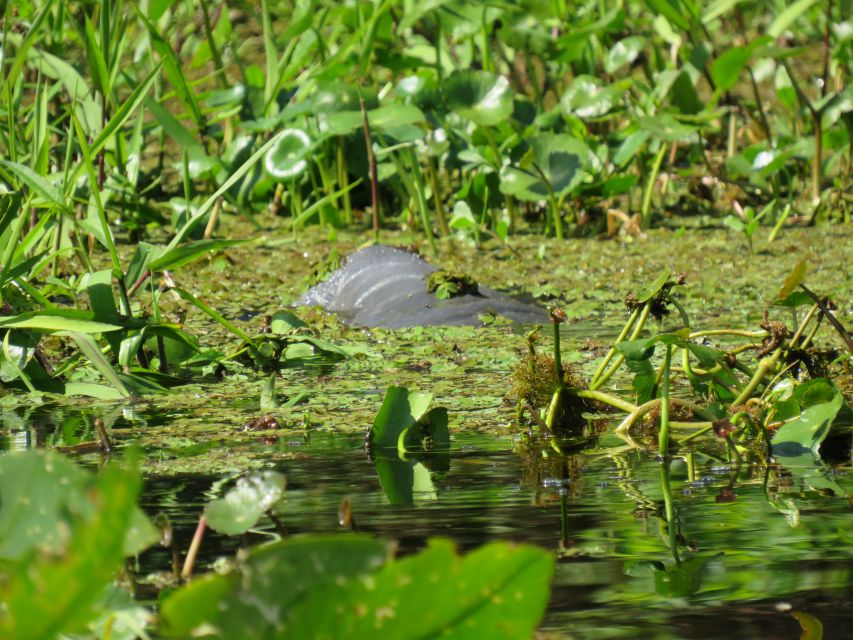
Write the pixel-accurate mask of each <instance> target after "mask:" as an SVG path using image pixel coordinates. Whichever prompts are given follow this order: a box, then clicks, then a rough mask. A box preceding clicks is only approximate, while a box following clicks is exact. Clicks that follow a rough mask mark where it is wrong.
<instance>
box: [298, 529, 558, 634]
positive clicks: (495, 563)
mask: <svg viewBox="0 0 853 640" xmlns="http://www.w3.org/2000/svg"><path fill="white" fill-rule="evenodd" d="M553 570H554V557H553V555H552V554H551V553H549V552H547V551H545V550H543V549H539V548H537V547H533V546H528V545H510V544H507V543H505V542H494V543H491V544H488V545H485V546H483V547H481V548H479V549H477V550H475V551H472V552H471V553H469V554H468V555H466V556H464V557H460V556H458V555H457V554H456V553H455V552H454V549H453V544H452V543H451V542H449V541H447V540H431V541H430V543H429V546H428V547H427V548H426V549H425V550H424V551H422V552H420V553H418V554H416V555H413V556H408V557H406V558H404V559H402V560H399V561H396V562H391V563H388V564H387V565H386V566H385V567H383V568H382V569H381V570H380V571H378V572H377V573H376V574H375V575H373V576H372V579H371V580H370V581H369V582H368V581H365V580H349V581H341V583H339V584H338V583H336V584H329V586H328V587H327V588H326V589H323V590H315V591H312V592H311V593H310V594H309V595H308V596H307V597H306V598H305V600H304V601H303V602H302V603H300V604H299V605H298V606H296V607H294V609H293V610H292V612H291V615H290V617H289V624H288V625H287V627H286V632H287V634H288V636H289V637H294V638H303V637H304V638H308V637H330V638H348V639H350V640H360V639H363V640H368V639H372V638H376V637H378V635H381V637H383V638H395V639H398V640H406V639H409V638H411V639H414V638H439V637H441V638H471V637H479V638H490V639H493V640H498V639H502V638H506V639H515V638H529V637H532V635H533V632H534V631H535V629H536V626H537V624H538V623H539V620H540V619H541V617H542V615H543V613H544V611H545V605H546V604H547V601H548V597H549V592H550V589H549V584H550V580H551V576H552V574H553ZM415 621H416V623H415ZM377 634H378V635H377Z"/></svg>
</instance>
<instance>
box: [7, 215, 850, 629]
mask: <svg viewBox="0 0 853 640" xmlns="http://www.w3.org/2000/svg"><path fill="white" fill-rule="evenodd" d="M691 233H692V235H691ZM691 233H688V235H687V237H684V238H677V237H676V235H675V234H674V233H671V232H658V233H654V234H652V236H651V238H650V239H648V240H641V241H636V242H634V243H632V244H629V245H622V244H619V243H616V242H598V241H584V242H565V243H557V242H548V243H546V244H545V245H540V241H539V240H535V241H534V240H531V241H530V242H529V243H527V244H526V243H525V241H524V240H523V239H522V240H520V241H518V242H514V244H513V246H514V248H515V250H516V251H517V254H515V253H513V252H510V251H507V250H504V249H500V248H497V247H493V248H492V249H490V250H488V251H483V252H480V253H476V255H475V252H474V251H473V250H467V251H464V252H463V253H466V254H467V257H464V258H462V259H460V260H458V261H454V260H453V259H452V258H447V259H444V260H442V264H443V265H445V264H446V263H448V262H451V263H455V264H456V265H458V266H459V267H460V268H463V269H465V270H467V271H468V272H469V273H470V274H471V275H472V276H474V277H475V278H476V279H477V280H479V281H481V282H485V283H487V284H489V285H492V286H495V287H497V288H503V289H514V290H516V291H522V292H526V293H528V294H533V295H538V296H540V298H541V299H547V298H549V297H552V296H554V297H556V298H557V300H558V301H559V303H560V304H562V305H563V306H564V307H565V308H566V310H567V312H568V314H569V317H570V323H569V324H568V325H567V326H565V328H564V333H563V353H564V360H565V361H568V362H570V363H572V364H573V366H575V367H577V368H578V370H579V372H580V373H581V375H586V376H588V375H589V374H590V373H591V372H592V370H593V369H594V368H595V364H596V361H597V356H596V350H595V347H596V345H602V344H603V345H607V344H608V343H609V341H611V340H612V339H613V338H614V337H615V335H616V333H617V331H618V328H619V326H620V325H621V323H622V322H623V321H624V316H625V310H624V306H623V305H622V303H621V301H622V299H623V298H624V296H625V295H626V294H627V293H629V292H630V291H632V290H636V289H638V288H640V287H641V286H643V285H644V284H646V283H648V282H649V281H650V280H653V279H654V278H655V277H656V275H657V274H658V273H659V271H660V270H661V269H662V268H664V267H667V268H669V269H671V270H672V272H674V273H676V272H684V273H685V274H686V275H687V286H686V287H685V288H684V289H683V291H681V292H680V293H679V298H680V300H681V301H682V304H683V305H684V306H685V308H686V309H687V310H688V312H689V313H690V314H691V318H692V319H693V320H694V322H695V324H696V325H697V326H700V327H701V328H715V327H722V326H729V327H732V326H733V327H738V328H744V329H754V328H756V327H757V325H758V324H759V322H760V320H761V317H762V315H763V312H764V309H765V307H766V303H767V301H768V300H769V299H770V298H771V297H772V295H773V294H774V293H775V291H776V290H777V289H778V287H779V285H780V284H781V282H782V280H783V279H784V277H785V275H786V273H787V272H788V271H790V269H791V267H792V266H793V265H794V263H795V262H796V261H797V260H798V259H799V258H800V257H806V258H807V260H808V262H809V271H808V275H807V276H806V282H807V283H808V284H809V286H810V288H811V289H812V290H815V291H818V292H820V293H824V294H830V295H831V296H832V297H833V298H834V299H835V301H836V302H837V303H838V304H839V309H838V310H837V312H836V313H837V316H838V317H839V319H841V321H842V322H844V323H845V324H846V325H848V326H849V325H850V317H851V305H853V284H851V279H850V273H849V269H850V266H849V264H850V250H849V247H850V246H851V240H853V237H851V233H850V231H847V230H845V229H844V228H831V229H825V230H824V229H804V230H791V231H789V232H787V233H786V234H785V235H784V237H783V238H781V239H780V240H779V241H777V242H776V243H775V244H774V245H771V247H770V248H769V250H768V253H766V254H764V255H758V256H754V257H753V256H750V255H749V254H748V253H747V252H746V250H745V247H743V246H742V241H741V240H740V239H738V238H736V237H734V236H733V235H731V234H726V233H721V232H704V231H702V232H691ZM386 241H387V240H386ZM393 241H394V242H400V243H402V242H405V241H406V239H405V238H395V239H394V240H393ZM338 246H339V251H341V253H344V252H345V251H346V250H348V249H349V248H351V247H352V246H353V241H349V242H348V241H346V240H342V241H341V242H340V243H339V245H338ZM306 247H315V248H311V249H308V250H307V251H306ZM327 248H328V247H327V245H322V244H319V243H317V244H314V245H312V244H311V243H309V242H307V241H303V240H302V239H300V242H299V245H298V246H297V245H295V244H293V243H290V242H286V241H285V242H282V241H281V240H274V241H273V240H267V241H264V240H262V241H260V242H258V243H256V244H253V245H249V246H248V247H242V248H238V249H236V250H234V251H231V252H230V253H229V254H228V261H227V262H226V261H225V260H224V259H223V258H221V257H220V258H214V259H211V260H210V261H209V263H208V264H206V265H200V266H199V267H198V268H197V269H196V270H195V271H193V272H192V273H189V272H188V273H182V274H180V277H182V278H184V282H183V284H182V286H184V287H186V288H192V290H194V291H195V292H197V293H198V294H199V295H200V296H201V297H203V298H204V299H205V300H206V301H208V302H210V303H211V304H213V305H214V306H216V307H217V308H218V309H220V310H222V311H223V312H224V313H225V314H226V315H228V316H229V317H231V318H233V319H235V320H239V321H242V322H243V323H244V326H245V327H246V328H247V330H248V329H250V328H251V329H257V326H256V325H257V324H258V322H259V317H258V316H262V315H264V314H270V313H273V312H274V311H276V310H278V309H281V308H282V307H283V306H284V305H285V304H286V302H287V301H289V300H294V299H296V298H297V297H298V295H299V293H300V292H301V290H302V289H303V288H304V287H303V278H304V276H305V275H306V274H307V273H308V272H309V270H310V264H311V262H312V261H316V260H318V259H320V258H321V257H322V255H323V252H324V251H325V250H327ZM306 254H308V255H307V256H306ZM231 274H233V275H231ZM771 314H773V315H774V316H778V317H779V319H781V320H788V321H790V317H789V315H790V314H789V312H788V311H787V310H784V309H779V308H775V309H771ZM300 315H301V317H303V319H305V320H306V321H307V322H308V323H309V325H310V326H311V327H314V328H316V329H317V330H318V331H319V334H320V336H322V337H323V338H324V339H326V340H328V341H331V342H333V343H334V344H336V345H338V346H340V347H342V348H344V349H345V350H347V351H348V352H349V353H350V357H349V358H348V359H346V360H342V361H329V360H326V359H322V358H316V357H312V356H311V355H310V354H304V355H305V357H301V358H300V357H294V358H293V360H292V362H291V365H292V366H289V367H288V368H285V369H283V370H282V371H281V375H280V376H279V379H278V381H277V386H276V391H277V393H278V394H279V400H281V401H284V400H285V399H286V398H285V396H286V397H287V398H291V399H293V398H299V397H300V396H304V400H303V401H301V402H299V403H297V404H295V405H294V406H293V407H291V408H289V409H282V410H269V411H261V409H260V395H261V389H262V386H263V384H264V378H265V377H264V376H262V375H260V374H258V375H256V374H254V373H251V372H247V373H245V374H241V375H233V376H229V377H228V378H227V379H226V380H225V381H223V382H218V383H215V382H211V383H209V384H207V383H205V384H195V385H190V386H188V387H183V388H180V389H178V390H177V392H176V393H174V394H173V395H170V396H167V397H145V398H141V399H137V400H134V401H131V402H125V403H104V402H95V403H92V402H89V401H70V400H61V401H60V400H54V399H52V398H48V397H44V398H41V400H40V401H38V400H36V401H34V400H32V399H29V398H26V397H24V396H6V397H4V398H0V405H2V406H0V411H2V413H0V416H2V418H0V419H2V422H1V423H0V429H2V430H0V442H2V446H3V448H4V449H14V448H21V447H32V446H61V447H74V446H76V445H79V443H81V442H86V441H90V440H92V439H93V437H94V432H93V427H92V424H93V420H94V418H95V417H100V418H102V419H103V420H104V421H105V423H106V425H107V427H108V429H110V431H111V434H112V437H113V439H114V441H115V442H116V443H118V444H120V445H127V444H130V443H133V444H134V445H136V446H138V447H140V448H141V449H142V451H143V460H142V465H143V471H144V472H145V474H146V485H145V489H144V492H143V496H142V499H141V504H142V507H143V508H144V509H145V510H146V511H147V512H148V513H149V514H151V515H154V514H156V513H160V512H164V513H166V514H167V515H168V516H169V517H170V519H171V520H172V523H173V526H174V528H175V536H176V541H177V546H178V548H179V549H181V550H182V551H183V550H186V548H187V546H188V544H189V540H190V538H191V536H192V534H193V531H194V529H195V525H196V523H197V520H198V517H199V515H200V513H201V510H202V508H203V506H204V504H206V503H207V502H208V501H209V500H210V499H212V498H214V497H217V496H218V495H220V494H221V489H222V487H227V486H228V483H229V482H230V481H232V480H233V479H235V478H236V477H238V476H239V475H241V474H243V473H245V472H246V471H248V470H250V469H260V468H272V469H275V470H278V471H280V472H282V473H283V474H285V475H286V476H287V483H288V487H287V493H286V500H285V502H284V503H283V505H282V506H281V507H280V508H279V509H278V513H277V515H278V517H279V519H280V520H281V521H282V522H283V524H284V526H285V527H286V529H287V532H288V533H289V534H296V533H312V532H329V531H336V530H340V526H339V524H338V510H339V506H340V504H341V502H342V501H343V500H345V499H347V500H349V502H350V504H351V507H352V514H353V516H354V518H355V520H356V523H357V526H358V528H359V529H360V530H361V531H364V532H369V533H373V534H376V535H381V536H383V537H388V538H394V539H397V540H398V541H399V543H400V546H401V549H402V550H403V551H410V550H415V549H418V548H420V547H422V546H423V544H424V542H425V540H426V539H427V538H429V537H434V536H444V537H448V538H451V539H453V540H455V541H456V542H457V543H458V545H459V546H460V547H461V548H462V549H464V550H469V549H471V548H473V547H475V546H478V545H480V544H482V543H484V542H487V541H490V540H511V541H518V542H529V543H533V544H537V545H540V546H542V547H544V548H546V549H549V550H553V551H554V553H556V554H557V555H558V558H559V560H558V563H557V568H556V573H555V577H554V582H553V587H552V588H553V591H552V596H551V603H550V606H549V608H548V611H547V613H546V617H545V619H544V620H543V622H542V625H541V627H540V630H541V631H540V633H541V634H542V636H543V637H578V638H622V637H624V638H632V637H644V638H645V637H649V638H721V637H742V638H797V637H800V636H801V634H808V633H810V634H811V635H803V637H810V638H817V637H821V636H820V635H819V633H818V632H817V631H816V629H818V628H819V627H820V626H821V625H822V630H823V631H822V633H823V637H826V638H836V637H846V635H847V634H848V633H849V632H848V628H849V627H850V624H851V622H853V601H852V600H851V592H853V526H851V523H853V519H851V502H850V497H849V496H850V495H851V494H853V474H851V472H853V469H852V468H851V463H850V444H849V442H850V431H849V423H848V424H847V426H846V427H842V434H841V436H840V437H838V438H836V442H835V443H834V445H833V448H832V449H833V453H832V455H830V456H825V459H824V460H823V461H822V462H820V463H819V464H809V465H805V466H802V467H799V468H797V467H792V468H784V467H770V468H767V467H764V466H757V465H756V466H750V465H748V464H743V465H741V466H736V465H732V464H729V463H728V462H727V458H726V452H725V447H724V446H723V445H722V444H721V441H719V440H717V439H715V438H713V436H710V437H706V438H700V439H699V440H697V441H696V442H695V444H694V445H693V447H692V448H691V449H684V450H682V451H681V452H679V456H678V457H677V458H676V459H675V460H674V461H673V463H672V464H671V465H670V466H669V469H668V472H667V471H666V470H664V469H663V468H662V466H661V464H660V463H659V462H658V460H657V458H656V456H655V455H654V450H655V445H654V444H652V443H650V442H646V441H643V440H639V441H638V442H636V443H632V442H630V441H626V440H624V439H622V438H619V437H618V436H616V435H614V434H613V431H612V426H613V425H612V424H609V425H602V427H605V428H603V429H600V433H599V434H598V436H597V437H595V438H593V439H590V440H589V441H588V442H587V443H586V447H585V448H581V447H579V448H578V449H577V450H573V452H572V453H571V454H569V455H567V456H565V457H563V456H558V455H556V453H555V452H554V451H553V450H551V449H549V448H548V447H546V446H544V445H542V444H540V443H537V441H536V439H535V438H533V439H530V438H528V437H527V436H526V432H527V428H526V427H525V428H519V427H518V426H516V425H515V424H514V416H515V409H514V408H513V407H512V406H511V404H510V403H508V402H507V400H506V396H507V393H508V390H509V372H510V371H511V369H512V367H513V366H514V363H515V362H516V361H517V358H518V355H519V353H520V352H522V351H523V350H524V348H525V344H526V343H525V339H524V332H525V328H524V327H519V326H512V325H502V324H499V323H498V324H495V325H492V326H488V327H484V328H480V329H471V328H429V329H426V328H424V329H421V328H415V329H406V330H398V331H392V330H379V329H374V330H363V329H358V328H353V327H346V326H343V325H341V324H340V323H339V322H338V321H337V320H336V319H334V318H332V317H327V316H325V315H323V314H322V313H320V312H317V311H305V312H303V313H300ZM187 322H188V323H197V326H202V327H207V326H208V325H207V324H206V321H205V320H203V319H202V318H199V317H195V318H193V317H190V318H188V319H187ZM673 322H674V321H673V320H668V319H664V320H663V326H664V327H667V323H669V324H672V323H673ZM650 330H652V331H654V330H656V329H655V327H650ZM544 333H547V332H543V334H544ZM208 337H209V340H210V343H211V344H217V341H226V340H230V338H229V337H228V336H225V335H224V334H222V333H220V332H219V329H218V328H217V327H215V326H212V325H211V326H209V334H208ZM819 342H821V343H822V344H830V343H832V344H835V343H836V342H837V340H836V338H835V337H834V336H833V334H832V332H831V331H829V330H823V329H822V330H821V334H820V336H819ZM217 346H219V345H217ZM549 347H550V342H549V340H548V339H547V338H546V337H544V335H543V338H542V340H541V343H540V348H541V349H542V350H544V351H548V350H549ZM297 355H298V354H297ZM392 384H396V385H404V386H406V387H408V388H410V389H413V390H414V389H417V390H421V391H428V392H430V393H432V394H433V397H434V400H433V406H444V407H446V408H447V409H448V411H449V415H450V427H451V434H452V449H451V452H450V455H449V456H448V457H447V458H446V459H443V460H440V461H437V462H436V461H432V462H431V463H430V464H431V465H432V467H433V470H432V471H429V470H428V469H427V466H429V465H426V466H424V465H421V468H420V469H418V471H417V472H416V475H417V479H416V481H415V483H414V487H412V488H411V489H412V491H411V493H410V494H406V495H404V496H403V498H402V499H401V497H400V495H399V493H397V494H393V495H392V494H389V491H388V487H387V486H386V487H385V488H383V485H382V483H381V482H380V475H379V474H380V472H381V468H380V467H381V465H382V460H370V459H369V458H368V456H367V455H366V454H365V451H364V434H365V431H366V429H367V428H368V426H369V425H370V424H371V423H372V421H373V418H374V416H375V415H376V412H377V411H378V409H379V406H380V404H381V402H382V397H383V394H384V392H385V389H386V388H387V387H388V386H389V385H392ZM629 388H630V380H629V379H628V378H627V377H625V378H618V379H617V380H616V382H615V384H614V385H613V389H614V390H616V391H619V392H622V393H625V394H626V395H627V394H628V389H629ZM264 414H270V415H273V416H275V417H276V419H277V420H278V422H279V428H277V429H267V430H263V429H260V430H258V429H256V428H250V427H249V426H248V425H250V423H251V422H252V420H253V419H255V418H257V417H258V416H261V415H264ZM845 429H846V430H845ZM675 437H676V438H678V437H679V434H678V433H676V434H675ZM633 444H639V445H640V446H639V447H636V446H632V445H633ZM644 445H645V447H644ZM689 451H692V452H693V454H692V456H691V457H690V458H688V457H687V456H686V455H684V454H686V453H688V452H689ZM79 459H80V460H81V461H82V462H84V463H87V464H92V465H96V464H97V463H98V457H97V454H94V455H93V454H87V455H81V456H79ZM387 462H388V464H392V463H393V464H403V465H404V466H405V465H407V464H410V463H406V462H401V461H399V460H397V461H387ZM386 477H387V476H386ZM386 484H387V483H386ZM392 493H393V492H392ZM389 495H391V497H390V499H389ZM407 502H408V503H409V504H406V503H407ZM273 531H274V527H273V525H272V523H270V522H268V521H264V523H262V525H261V526H260V527H259V529H258V531H257V532H254V533H252V534H250V535H249V536H248V537H246V538H240V537H231V538H229V537H225V536H221V535H218V534H216V533H215V532H212V531H208V533H207V535H206V537H205V539H204V542H203V545H202V550H201V554H202V557H201V559H200V562H199V565H200V566H199V570H203V569H208V568H210V567H211V566H212V565H214V563H215V562H216V560H217V558H219V557H221V556H232V555H233V553H234V552H235V551H236V550H237V549H238V548H239V547H240V546H242V545H243V544H244V543H245V542H249V543H258V542H261V541H263V540H264V539H268V538H269V537H270V536H272V535H273ZM169 563H170V557H169V555H168V552H167V551H165V550H163V549H159V548H156V549H152V550H149V551H146V552H145V553H144V554H143V555H142V556H141V557H140V559H139V565H138V575H139V576H140V578H141V579H142V580H143V581H144V576H146V575H148V574H150V573H152V572H155V571H162V570H166V569H168V567H169Z"/></svg>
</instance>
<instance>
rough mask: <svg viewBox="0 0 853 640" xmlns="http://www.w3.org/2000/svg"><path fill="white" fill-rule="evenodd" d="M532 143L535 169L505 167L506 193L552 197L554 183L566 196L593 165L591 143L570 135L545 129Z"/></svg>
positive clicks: (502, 186)
mask: <svg viewBox="0 0 853 640" xmlns="http://www.w3.org/2000/svg"><path fill="white" fill-rule="evenodd" d="M531 146H532V149H533V162H534V165H535V166H534V169H533V170H522V169H520V168H515V167H506V168H504V170H503V171H502V172H501V184H500V190H501V192H502V193H505V194H507V195H511V196H515V197H516V198H518V199H520V200H526V201H534V202H535V201H538V200H545V199H547V198H548V197H549V189H548V187H549V186H550V187H551V189H553V191H554V194H555V195H556V196H557V197H560V196H564V195H566V194H569V193H571V192H572V190H573V189H575V187H577V186H578V185H579V184H580V183H581V181H582V180H583V178H584V176H585V175H586V169H587V168H589V167H590V165H591V157H592V152H591V151H590V149H589V147H588V146H587V145H586V144H585V143H584V142H583V141H581V140H577V139H576V138H573V137H571V136H569V135H565V134H554V133H544V134H542V135H540V136H538V137H536V138H534V140H533V141H532V143H531ZM537 169H538V171H537ZM539 172H541V174H540V173H539Z"/></svg>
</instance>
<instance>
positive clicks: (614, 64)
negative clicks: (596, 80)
mask: <svg viewBox="0 0 853 640" xmlns="http://www.w3.org/2000/svg"><path fill="white" fill-rule="evenodd" d="M645 46H646V39H645V38H644V37H643V36H628V37H627V38H622V40H620V41H619V42H617V43H616V44H614V45H613V46H612V47H611V48H610V51H608V52H607V57H606V58H605V59H604V70H605V71H606V72H607V73H609V74H613V73H615V72H616V71H618V70H619V69H621V68H622V67H624V66H626V65H629V64H632V63H633V62H634V60H636V59H637V56H638V55H640V53H641V52H642V50H643V47H645Z"/></svg>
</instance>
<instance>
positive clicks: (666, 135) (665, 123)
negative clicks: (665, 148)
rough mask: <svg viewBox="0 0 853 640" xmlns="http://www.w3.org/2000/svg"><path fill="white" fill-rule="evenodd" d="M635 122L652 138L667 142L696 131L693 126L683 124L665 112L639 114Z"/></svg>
mask: <svg viewBox="0 0 853 640" xmlns="http://www.w3.org/2000/svg"><path fill="white" fill-rule="evenodd" d="M637 123H638V124H639V125H640V127H642V128H643V130H644V131H648V132H649V133H650V134H651V135H652V136H653V137H654V138H657V139H659V140H666V141H667V142H676V141H679V140H683V139H685V138H689V137H690V136H692V135H693V134H694V133H695V131H696V129H695V128H694V127H691V126H688V125H686V124H683V123H681V122H679V121H678V120H676V119H675V118H673V117H672V116H671V115H669V114H666V113H663V114H659V115H657V116H640V117H639V118H637Z"/></svg>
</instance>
